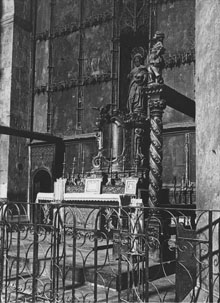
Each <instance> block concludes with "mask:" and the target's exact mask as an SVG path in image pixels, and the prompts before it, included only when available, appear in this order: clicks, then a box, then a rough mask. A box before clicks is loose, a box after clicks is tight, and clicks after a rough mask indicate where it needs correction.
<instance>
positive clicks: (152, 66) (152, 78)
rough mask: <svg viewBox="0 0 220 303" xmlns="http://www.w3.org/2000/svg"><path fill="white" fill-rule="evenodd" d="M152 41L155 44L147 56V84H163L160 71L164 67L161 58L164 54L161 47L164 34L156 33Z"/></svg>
mask: <svg viewBox="0 0 220 303" xmlns="http://www.w3.org/2000/svg"><path fill="white" fill-rule="evenodd" d="M153 40H154V41H155V43H154V46H153V47H152V49H151V50H150V55H149V66H148V84H149V83H158V84H163V78H162V69H163V68H164V65H165V63H164V58H163V54H164V53H165V48H164V46H163V40H164V34H163V33H161V32H156V33H155V35H154V37H153Z"/></svg>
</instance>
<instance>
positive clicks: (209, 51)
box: [195, 0, 220, 209]
mask: <svg viewBox="0 0 220 303" xmlns="http://www.w3.org/2000/svg"><path fill="white" fill-rule="evenodd" d="M219 10H220V2H219V1H218V0H207V1H203V0H197V3H196V77H195V81H196V126H197V133H196V143H197V151H196V154H197V163H196V164H197V200H198V201H197V203H198V207H199V208H205V209H219V208H220V186H219V184H220V119H219V117H220V104H219V99H220V90H219V89H218V83H219V81H220V73H219V70H220V61H219V52H220V35H219V33H220V17H219V14H218V12H219Z"/></svg>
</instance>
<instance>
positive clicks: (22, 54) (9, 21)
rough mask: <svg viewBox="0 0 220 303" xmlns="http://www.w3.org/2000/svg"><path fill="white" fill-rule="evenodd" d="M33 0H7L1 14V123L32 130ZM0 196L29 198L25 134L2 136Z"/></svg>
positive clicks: (17, 199)
mask: <svg viewBox="0 0 220 303" xmlns="http://www.w3.org/2000/svg"><path fill="white" fill-rule="evenodd" d="M30 20H31V19H30V1H22V2H21V1H6V0H5V1H3V10H2V18H1V53H0V56H1V60H0V62H1V63H0V64H1V75H0V77H1V79H0V80H1V94H0V113H1V114H0V115H1V116H0V123H1V125H5V126H11V127H13V128H16V129H21V130H29V129H30V127H29V124H30V118H29V117H30V104H31V101H30V45H31V44H30V43H31V39H30V38H31V21H30ZM0 141H1V142H0V143H1V144H0V148H1V151H0V155H1V159H0V197H8V198H9V199H11V200H16V201H19V200H22V201H24V200H26V199H27V184H28V147H27V143H28V142H27V140H26V139H24V138H19V137H14V136H5V135H1V137H0Z"/></svg>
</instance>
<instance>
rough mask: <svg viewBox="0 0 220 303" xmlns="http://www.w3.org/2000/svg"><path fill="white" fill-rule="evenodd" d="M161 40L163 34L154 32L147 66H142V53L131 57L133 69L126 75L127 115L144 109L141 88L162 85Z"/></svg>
mask: <svg viewBox="0 0 220 303" xmlns="http://www.w3.org/2000/svg"><path fill="white" fill-rule="evenodd" d="M163 39H164V34H163V33H160V32H156V34H155V36H154V37H153V41H154V45H153V47H152V49H151V50H150V54H149V58H148V64H147V65H145V64H144V60H145V56H144V53H143V52H136V53H135V54H134V56H133V68H132V70H131V71H130V73H129V74H128V78H129V80H130V84H129V95H128V103H127V107H128V110H129V113H138V112H142V111H143V110H144V108H145V107H146V106H145V102H146V100H145V96H144V94H145V93H144V90H143V86H146V85H149V84H152V83H155V84H163V78H162V69H163V68H164V59H163V54H164V52H165V48H164V46H163Z"/></svg>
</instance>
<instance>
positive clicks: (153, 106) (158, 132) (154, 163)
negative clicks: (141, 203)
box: [149, 85, 166, 208]
mask: <svg viewBox="0 0 220 303" xmlns="http://www.w3.org/2000/svg"><path fill="white" fill-rule="evenodd" d="M161 92H162V88H161V85H158V87H157V88H154V89H153V90H152V91H151V92H150V95H149V109H150V159H149V206H150V207H152V208H154V207H156V206H157V205H158V203H159V202H158V201H159V193H160V190H161V187H162V156H163V154H162V153H163V150H162V147H163V138H162V130H163V124H162V115H163V110H164V109H165V107H166V102H165V100H163V99H161Z"/></svg>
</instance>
